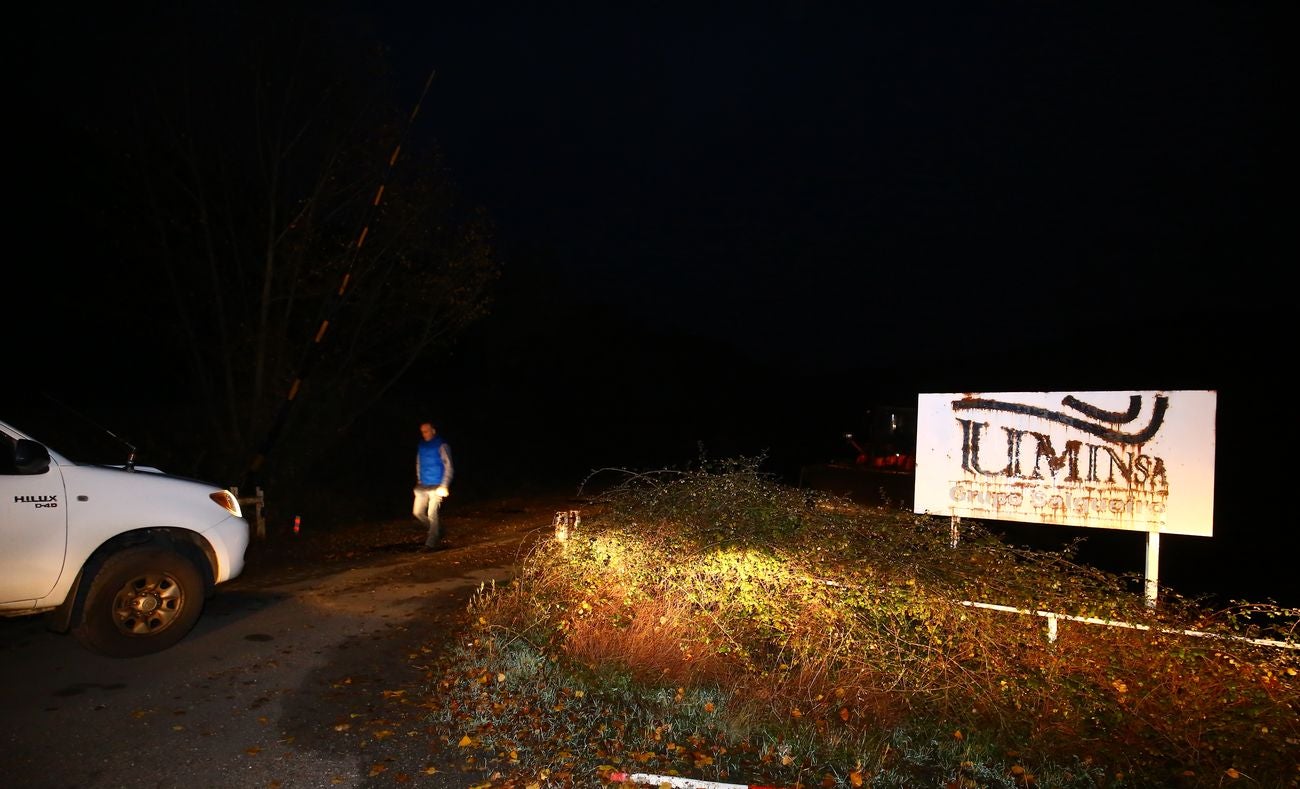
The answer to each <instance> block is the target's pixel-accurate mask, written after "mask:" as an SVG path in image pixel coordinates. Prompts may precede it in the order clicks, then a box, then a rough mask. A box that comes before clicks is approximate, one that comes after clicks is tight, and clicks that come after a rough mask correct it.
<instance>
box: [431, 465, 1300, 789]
mask: <svg viewBox="0 0 1300 789" xmlns="http://www.w3.org/2000/svg"><path fill="white" fill-rule="evenodd" d="M760 463H761V460H753V459H740V460H733V461H725V462H722V463H715V464H701V465H700V467H699V468H695V469H688V470H684V471H675V470H664V471H658V472H652V473H641V472H627V471H622V472H617V474H618V475H619V478H618V480H617V481H616V483H615V484H612V485H611V486H609V487H608V488H607V489H606V490H605V491H604V492H603V493H602V494H600V495H599V496H598V498H597V499H596V502H595V504H596V506H595V507H594V508H592V510H591V511H590V512H587V513H584V514H583V519H582V522H581V524H579V525H577V526H575V528H573V529H571V530H570V533H569V534H568V537H567V539H566V540H564V541H560V540H558V539H555V540H547V541H543V542H542V543H540V544H539V545H538V546H537V547H536V548H535V550H534V552H533V553H532V554H531V555H530V556H529V557H528V559H527V560H526V561H525V563H524V565H523V568H522V571H521V573H520V575H519V577H518V578H517V579H516V581H515V582H513V583H512V584H511V585H509V586H506V587H502V588H493V589H490V590H483V591H482V593H481V594H480V595H478V596H477V597H476V598H475V600H474V601H473V603H472V604H471V613H472V615H473V618H474V621H475V622H476V623H477V630H476V632H475V633H474V636H475V637H474V638H473V640H472V641H470V642H468V644H467V646H465V647H464V648H463V649H462V650H461V651H459V652H457V653H456V654H455V655H453V656H452V658H451V661H450V663H449V664H448V666H447V669H446V675H445V676H444V678H443V679H442V681H441V687H440V688H439V689H438V692H437V693H435V694H434V696H435V698H439V699H441V700H442V701H441V702H435V703H438V704H439V705H440V706H439V708H438V712H437V713H436V715H437V716H438V718H439V720H441V721H442V722H443V723H444V724H447V725H450V726H453V727H462V728H465V729H466V730H469V731H472V735H471V736H472V737H476V738H479V739H478V740H476V741H475V744H476V745H478V746H479V747H480V748H481V749H482V750H483V752H485V753H487V754H498V755H499V754H514V757H513V763H514V764H515V765H516V767H517V768H518V769H520V770H523V771H526V772H528V773H530V774H532V775H534V776H540V777H543V778H547V779H548V780H553V781H561V780H563V779H566V778H571V777H572V776H574V775H579V776H582V775H584V774H585V775H590V774H593V773H601V774H607V773H609V772H610V771H611V770H614V769H618V770H620V771H626V772H649V773H660V774H670V775H671V774H681V775H689V776H694V777H703V778H707V779H711V780H719V781H726V780H728V779H730V780H732V781H740V782H744V783H765V784H777V785H782V786H794V785H802V786H812V785H821V786H854V787H856V786H862V785H875V786H915V785H917V784H925V783H928V784H931V785H935V784H947V785H953V786H1027V785H1043V786H1049V785H1050V786H1142V785H1152V784H1155V785H1185V786H1218V785H1220V784H1221V783H1224V782H1229V783H1230V782H1233V781H1240V782H1242V783H1243V784H1250V785H1262V786H1294V785H1296V781H1297V777H1298V776H1300V772H1298V770H1300V764H1298V762H1297V755H1296V754H1297V753H1300V746H1298V743H1300V724H1298V723H1297V701H1298V699H1300V678H1298V677H1297V666H1300V661H1298V658H1300V653H1298V652H1297V651H1296V650H1295V649H1288V648H1285V646H1288V645H1289V646H1291V647H1295V646H1296V645H1297V644H1296V641H1295V638H1294V634H1293V632H1291V631H1290V630H1287V629H1286V628H1288V627H1293V626H1294V621H1295V617H1296V613H1297V612H1295V611H1289V610H1282V609H1277V608H1275V607H1273V606H1270V605H1267V604H1263V605H1250V606H1247V605H1244V604H1242V605H1239V606H1237V607H1234V608H1233V609H1230V610H1227V611H1212V610H1205V609H1202V608H1200V607H1199V606H1198V605H1197V604H1196V603H1195V601H1190V600H1185V599H1182V598H1178V597H1176V596H1173V595H1169V596H1166V597H1165V598H1164V599H1163V600H1162V601H1161V604H1160V605H1159V606H1155V607H1152V606H1148V605H1147V604H1146V601H1145V600H1144V599H1142V598H1140V597H1138V596H1135V595H1133V594H1132V593H1130V592H1128V591H1126V582H1125V579H1123V578H1119V577H1115V576H1112V575H1108V574H1105V573H1102V572H1099V571H1096V570H1093V569H1090V568H1087V567H1083V566H1079V565H1076V564H1075V563H1073V561H1072V555H1071V552H1070V551H1065V552H1059V553H1048V552H1033V551H1028V550H1023V549H1016V548H1013V547H1011V546H1008V545H1006V544H1004V543H1002V542H1001V541H999V540H998V539H997V538H995V537H994V536H992V535H990V534H989V533H988V532H985V531H983V530H982V529H981V528H980V527H978V526H971V525H962V526H961V527H960V528H959V529H958V528H957V527H955V526H954V525H953V524H951V523H949V522H948V521H947V520H945V519H939V518H932V517H927V516H916V515H912V514H910V513H906V512H900V511H897V510H889V509H885V508H864V507H861V506H858V505H854V504H852V503H850V502H848V501H845V500H842V499H838V498H835V497H831V496H826V495H823V494H819V493H813V492H809V491H806V490H799V489H792V488H789V487H786V486H783V485H780V484H777V483H775V482H773V481H771V480H770V479H769V478H767V477H766V476H764V475H763V474H762V473H760V471H759V466H760ZM605 473H606V474H609V473H614V472H605ZM972 603H983V604H993V605H996V606H999V607H1001V608H998V609H994V608H989V607H979V606H976V605H972ZM1003 609H1008V610H1003ZM1017 611H1019V612H1020V613H1017ZM1038 612H1051V613H1053V614H1056V615H1060V616H1058V617H1055V618H1054V622H1055V628H1054V630H1053V631H1049V630H1048V628H1047V627H1046V624H1047V623H1048V621H1049V620H1048V618H1046V617H1044V616H1041V615H1039V613H1038ZM1085 620H1088V621H1085ZM1089 621H1109V622H1111V623H1118V624H1119V625H1120V626H1109V627H1107V626H1097V625H1095V624H1090V623H1089ZM1269 640H1271V641H1276V642H1278V643H1279V644H1282V645H1283V646H1277V645H1272V644H1269V643H1264V642H1265V641H1269ZM557 754H560V755H559V756H557Z"/></svg>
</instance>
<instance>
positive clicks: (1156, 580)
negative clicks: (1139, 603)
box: [1146, 526, 1160, 608]
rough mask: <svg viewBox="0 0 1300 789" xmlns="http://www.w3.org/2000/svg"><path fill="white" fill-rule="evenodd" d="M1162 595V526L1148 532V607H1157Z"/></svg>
mask: <svg viewBox="0 0 1300 789" xmlns="http://www.w3.org/2000/svg"><path fill="white" fill-rule="evenodd" d="M1159 595H1160V527H1159V526H1156V527H1154V528H1152V529H1151V531H1149V532H1147V567H1146V597H1147V608H1155V606H1156V598H1157V597H1158V596H1159Z"/></svg>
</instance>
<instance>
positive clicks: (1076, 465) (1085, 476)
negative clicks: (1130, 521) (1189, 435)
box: [957, 419, 1169, 495]
mask: <svg viewBox="0 0 1300 789" xmlns="http://www.w3.org/2000/svg"><path fill="white" fill-rule="evenodd" d="M957 422H958V423H959V424H960V425H961V435H962V441H961V467H962V471H965V472H968V473H971V474H978V475H980V476H984V477H1002V478H1009V479H1023V480H1043V479H1047V478H1049V477H1050V478H1051V479H1052V481H1053V482H1055V483H1058V484H1062V483H1070V484H1081V485H1084V484H1092V485H1097V484H1100V485H1116V486H1119V487H1125V488H1127V489H1129V490H1142V491H1146V492H1148V493H1158V494H1162V495H1168V493H1169V477H1168V475H1167V474H1166V472H1165V462H1164V459H1163V458H1160V457H1156V456H1152V455H1147V454H1144V453H1142V452H1128V451H1124V450H1123V449H1120V448H1116V447H1114V446H1111V445H1109V444H1085V443H1084V442H1082V441H1079V440H1070V441H1066V442H1065V448H1064V450H1062V451H1061V452H1059V453H1058V452H1057V451H1056V449H1055V448H1054V447H1053V446H1052V438H1051V436H1049V435H1047V434H1046V433H1039V432H1036V431H1033V430H1021V429H1019V428H1014V427H1007V426H1002V427H1000V428H999V429H1000V430H1001V431H1002V433H1003V435H1004V436H1005V437H1006V453H1007V454H1006V462H1005V463H1003V461H1002V457H1001V455H1000V454H997V453H994V454H993V455H992V456H991V457H993V458H997V463H998V464H1000V465H999V466H992V465H991V463H989V462H987V459H986V457H985V455H986V454H987V452H986V447H985V446H984V443H985V440H986V433H987V432H988V431H989V429H990V426H989V424H988V423H987V422H975V421H973V420H970V419H958V420H957ZM1031 455H1032V458H1033V460H1032V462H1030V460H1029V458H1030V456H1031ZM1044 472H1046V473H1044Z"/></svg>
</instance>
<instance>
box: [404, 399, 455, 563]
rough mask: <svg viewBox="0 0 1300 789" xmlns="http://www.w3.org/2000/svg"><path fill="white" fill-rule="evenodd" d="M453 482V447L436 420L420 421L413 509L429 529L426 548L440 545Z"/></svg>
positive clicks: (424, 548) (433, 548) (427, 549)
mask: <svg viewBox="0 0 1300 789" xmlns="http://www.w3.org/2000/svg"><path fill="white" fill-rule="evenodd" d="M449 485H451V448H450V447H448V446H447V442H446V441H444V440H443V439H442V437H440V436H439V435H438V431H437V430H436V429H435V428H434V426H433V423H432V422H421V423H420V443H419V444H418V445H417V446H416V450H415V506H414V508H413V512H414V514H415V517H416V518H418V519H419V521H420V523H423V524H424V525H425V527H427V528H428V530H429V534H428V536H427V537H426V538H425V540H424V547H423V548H421V550H423V551H433V550H437V548H438V541H439V539H441V537H442V525H441V524H440V523H439V521H438V508H439V507H441V506H442V500H443V499H444V498H446V496H447V492H448V491H447V487H448V486H449Z"/></svg>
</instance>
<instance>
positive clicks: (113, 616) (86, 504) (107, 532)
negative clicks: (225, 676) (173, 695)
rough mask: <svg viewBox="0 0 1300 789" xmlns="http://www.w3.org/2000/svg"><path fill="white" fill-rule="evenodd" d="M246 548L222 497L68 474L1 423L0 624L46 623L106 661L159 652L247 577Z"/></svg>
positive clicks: (180, 484)
mask: <svg viewBox="0 0 1300 789" xmlns="http://www.w3.org/2000/svg"><path fill="white" fill-rule="evenodd" d="M248 540H249V530H248V521H246V520H244V517H243V513H242V512H241V511H240V508H239V500H238V499H237V498H236V497H235V495H234V494H233V493H231V492H230V491H229V490H224V489H222V488H220V487H217V486H215V485H211V484H208V483H205V482H199V481H196V480H190V479H183V478H180V477H173V476H169V475H166V474H163V473H162V472H161V471H159V470H158V469H155V468H147V467H143V466H141V467H136V466H134V465H133V464H131V463H128V464H126V465H124V466H102V465H89V464H82V463H75V462H73V461H71V460H68V459H67V458H66V457H64V456H62V455H60V454H59V453H57V452H55V451H53V450H51V449H49V448H48V447H46V446H45V445H44V444H42V443H40V442H39V441H36V440H35V439H33V438H32V437H31V436H29V435H27V434H25V433H23V432H22V431H20V430H18V429H17V428H15V427H12V426H10V425H8V424H6V423H5V422H0V616H5V617H10V616H25V615H30V614H45V615H46V616H47V617H48V622H49V625H50V627H51V628H52V629H54V630H56V631H59V632H69V631H71V633H72V634H73V635H74V636H75V637H76V638H77V640H78V641H80V642H81V643H82V644H83V645H85V646H86V647H87V648H89V649H91V650H93V651H95V652H98V653H100V654H104V655H108V656H112V657H136V656H140V655H146V654H150V653H153V652H157V651H159V650H162V649H166V648H167V647H170V646H172V645H173V644H175V643H176V642H178V641H180V640H181V639H182V638H184V637H185V636H186V635H187V634H188V633H189V632H190V630H191V629H192V628H193V627H194V624H195V623H196V622H197V621H198V619H199V614H200V613H201V612H202V610H203V605H204V603H205V601H206V600H207V598H208V597H210V596H211V595H212V593H213V592H214V590H215V588H216V586H217V585H218V584H221V583H224V582H226V581H229V580H231V579H232V578H235V577H237V576H238V575H239V574H240V572H242V571H243V568H244V551H245V549H246V548H247V547H248Z"/></svg>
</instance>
